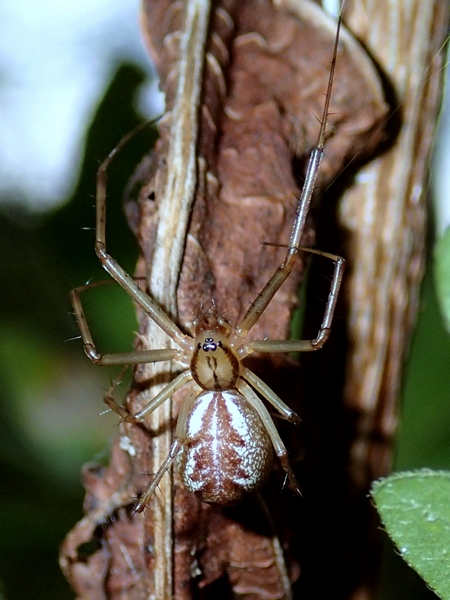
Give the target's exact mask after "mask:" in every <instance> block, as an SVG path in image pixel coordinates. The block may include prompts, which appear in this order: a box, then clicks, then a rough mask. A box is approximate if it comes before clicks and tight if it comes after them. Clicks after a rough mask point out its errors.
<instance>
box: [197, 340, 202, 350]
mask: <svg viewBox="0 0 450 600" xmlns="http://www.w3.org/2000/svg"><path fill="white" fill-rule="evenodd" d="M201 347H202V345H201V344H200V342H199V343H198V344H197V348H198V349H199V350H201Z"/></svg>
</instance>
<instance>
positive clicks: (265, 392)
mask: <svg viewBox="0 0 450 600" xmlns="http://www.w3.org/2000/svg"><path fill="white" fill-rule="evenodd" d="M241 377H242V378H243V379H245V380H246V381H247V382H248V383H249V384H250V385H251V386H252V387H254V388H255V390H257V391H258V392H259V393H260V394H261V395H262V396H264V398H265V399H266V400H267V401H268V402H270V404H272V406H274V407H275V408H276V409H277V411H278V412H279V413H280V414H282V415H283V417H284V418H285V419H287V420H288V421H291V423H300V421H301V419H300V417H299V416H298V415H297V413H296V412H294V411H293V410H292V408H289V406H288V405H287V404H285V403H284V402H283V400H282V399H281V398H279V397H278V396H277V394H275V392H274V391H273V390H271V389H270V387H269V386H268V385H267V384H266V383H264V381H263V380H262V379H260V378H259V377H258V376H257V375H255V373H253V371H250V369H247V368H246V367H243V368H241Z"/></svg>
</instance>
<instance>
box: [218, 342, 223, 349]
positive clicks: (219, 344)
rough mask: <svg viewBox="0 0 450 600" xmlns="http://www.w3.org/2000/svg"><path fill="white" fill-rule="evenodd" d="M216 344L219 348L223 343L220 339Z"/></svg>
mask: <svg viewBox="0 0 450 600" xmlns="http://www.w3.org/2000/svg"><path fill="white" fill-rule="evenodd" d="M217 345H218V346H219V348H223V344H222V342H221V341H220V340H219V341H218V342H217Z"/></svg>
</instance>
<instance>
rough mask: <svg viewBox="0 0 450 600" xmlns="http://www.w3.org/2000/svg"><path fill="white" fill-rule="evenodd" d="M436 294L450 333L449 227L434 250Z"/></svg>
mask: <svg viewBox="0 0 450 600" xmlns="http://www.w3.org/2000/svg"><path fill="white" fill-rule="evenodd" d="M434 261H435V264H434V276H435V280H436V293H437V297H438V300H439V304H440V307H441V312H442V315H443V317H444V322H445V326H446V328H447V331H450V227H448V228H447V230H446V231H445V233H444V235H443V236H442V237H441V238H440V239H439V241H438V242H437V244H436V247H435V250H434Z"/></svg>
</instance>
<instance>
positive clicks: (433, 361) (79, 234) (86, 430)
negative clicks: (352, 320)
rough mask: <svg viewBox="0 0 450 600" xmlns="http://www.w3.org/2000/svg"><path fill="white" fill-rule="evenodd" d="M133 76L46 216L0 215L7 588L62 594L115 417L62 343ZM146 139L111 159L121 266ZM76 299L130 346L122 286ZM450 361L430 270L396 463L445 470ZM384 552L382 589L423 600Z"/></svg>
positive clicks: (115, 340) (112, 223)
mask: <svg viewBox="0 0 450 600" xmlns="http://www.w3.org/2000/svg"><path fill="white" fill-rule="evenodd" d="M141 81H142V74H141V73H140V72H139V71H137V70H136V68H135V67H132V66H130V65H123V66H121V67H120V68H119V69H118V71H117V73H116V76H115V78H114V80H113V81H112V83H111V85H110V87H109V89H108V90H107V92H106V94H105V97H104V100H103V102H102V103H101V105H100V106H99V108H98V110H97V113H96V115H95V118H94V119H93V122H92V123H91V125H90V127H89V130H88V134H87V138H86V148H85V159H84V164H83V168H82V173H81V176H80V180H79V183H78V187H77V189H76V191H75V193H74V195H73V197H72V198H71V199H70V201H69V202H67V203H66V204H64V205H62V206H61V208H60V209H59V210H55V211H54V212H53V213H52V214H47V215H45V216H39V217H38V216H36V215H29V214H24V213H21V212H20V211H18V210H17V208H16V207H14V206H11V207H10V209H9V210H8V211H7V214H3V215H1V214H0V246H1V256H2V260H1V262H0V270H1V272H0V275H1V277H0V285H1V286H2V290H1V293H0V325H1V332H2V333H1V338H0V358H1V361H0V374H1V381H2V386H1V388H0V400H1V401H0V417H1V420H2V423H1V426H2V444H1V445H0V464H1V470H2V485H1V491H0V522H1V532H2V535H1V536H0V553H1V560H0V580H1V581H2V585H3V590H2V591H0V594H2V593H3V595H4V597H5V598H6V599H7V600H23V599H24V598H27V599H28V600H53V599H55V600H56V599H57V600H65V599H70V598H73V593H72V592H71V590H70V589H69V586H68V585H67V583H66V582H65V580H64V578H63V576H62V574H61V573H60V571H59V567H58V564H57V554H58V548H59V545H60V543H61V541H62V540H63V538H64V536H65V534H66V533H67V532H68V531H69V530H70V529H71V527H72V526H73V525H74V524H75V523H76V521H77V520H79V518H80V517H81V516H82V512H81V506H82V499H83V490H82V487H81V484H80V475H79V472H80V467H81V465H82V464H83V462H86V461H89V460H93V459H94V458H96V459H99V458H100V459H101V460H106V459H107V447H108V443H107V439H108V438H109V437H111V436H112V435H113V434H114V431H115V427H116V423H117V419H115V418H114V417H113V418H112V419H109V418H108V415H105V416H99V418H98V419H97V420H95V419H94V417H95V416H96V415H98V414H99V413H101V412H102V411H103V408H104V407H103V404H102V402H101V395H102V392H103V391H104V390H105V389H106V388H107V386H108V384H109V378H110V377H111V372H110V371H109V370H108V369H100V368H97V367H95V366H93V365H91V364H90V363H89V361H88V360H87V359H86V358H85V357H84V355H83V352H82V347H81V343H80V341H79V340H74V341H67V340H71V338H74V337H76V336H78V330H77V327H76V324H75V320H74V318H73V315H72V314H71V307H70V304H69V299H68V294H69V291H70V289H71V288H73V287H75V286H77V285H81V284H83V283H84V282H86V281H88V280H97V279H104V278H105V274H104V272H103V271H102V269H101V267H100V265H99V264H98V261H97V260H96V257H95V253H94V230H93V228H94V201H95V200H94V199H95V175H96V171H97V168H98V166H99V164H100V161H101V160H102V159H103V158H104V157H105V156H106V155H107V154H108V153H109V152H110V151H111V149H112V148H114V146H115V145H116V144H117V142H118V141H119V140H120V139H121V137H122V136H123V135H124V134H126V133H127V132H129V131H130V130H131V129H132V128H133V127H134V126H135V125H136V124H137V123H138V122H139V117H138V115H137V114H136V112H135V110H134V108H133V98H134V95H135V92H136V90H137V88H138V87H139V85H140V83H141ZM153 142H154V133H152V132H149V131H147V132H145V131H144V133H143V134H141V135H140V136H139V138H138V139H136V140H133V142H131V143H130V144H129V145H128V146H127V147H126V148H125V149H124V150H123V152H120V155H119V156H118V157H117V160H116V161H115V163H114V168H112V169H111V170H110V171H109V183H108V219H107V238H108V247H109V248H110V250H111V253H112V254H113V255H114V256H116V257H117V258H119V260H120V262H121V264H122V265H123V266H124V267H125V268H126V269H127V270H129V271H131V272H132V270H133V265H134V262H135V259H136V256H137V244H136V240H135V239H134V237H133V235H132V234H131V232H130V231H129V229H128V226H127V225H126V223H125V219H124V217H123V214H122V207H121V193H122V190H123V187H124V185H125V182H126V181H127V179H128V178H129V176H130V174H131V173H132V171H133V168H134V167H135V166H136V165H137V164H138V162H139V160H140V158H141V156H142V155H143V154H144V153H145V152H146V151H148V149H149V148H150V147H151V146H152V145H153ZM84 301H85V305H86V310H87V311H88V314H89V315H90V323H91V324H92V326H93V328H94V335H95V339H96V340H98V342H99V347H100V348H101V349H104V350H107V351H115V350H116V351H117V350H126V349H128V348H129V347H130V345H131V343H132V337H133V331H134V330H135V329H136V324H135V317H134V313H133V308H132V306H131V303H130V302H129V299H128V298H127V296H126V294H124V293H123V292H122V291H121V290H120V289H118V288H117V287H116V286H107V287H106V288H104V289H100V290H96V291H95V293H94V292H91V293H88V294H86V297H85V300H84ZM449 366H450V339H449V336H448V335H447V334H446V333H445V331H444V328H443V326H442V320H441V316H440V314H439V312H438V308H437V304H436V300H435V297H434V290H433V281H432V277H431V275H430V274H429V271H428V272H427V276H426V277H425V282H424V287H423V293H422V302H421V311H420V320H419V324H418V328H417V331H416V335H415V337H414V341H413V345H412V348H411V353H410V358H409V361H408V364H407V369H406V377H405V385H404V394H403V409H402V413H403V416H402V426H401V431H400V438H399V444H398V449H397V459H396V468H397V469H405V468H414V467H424V466H428V467H433V468H450V429H449V427H448V425H447V424H448V422H449V419H450V414H449V413H450V402H449V396H450V391H449V390H450V369H449ZM99 453H100V455H99ZM390 553H391V559H390V561H388V563H387V565H386V568H385V574H386V585H385V588H386V590H387V592H386V594H385V598H386V599H390V598H395V599H396V600H406V599H407V600H426V599H427V598H432V597H433V595H432V593H431V592H429V591H428V590H427V589H426V587H425V585H424V584H423V582H421V580H420V578H419V577H418V576H415V574H414V573H413V572H412V570H411V569H409V568H408V567H406V566H405V565H403V563H402V561H401V559H399V558H398V557H396V555H395V553H394V552H393V551H392V550H390ZM0 589H1V588H0Z"/></svg>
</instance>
